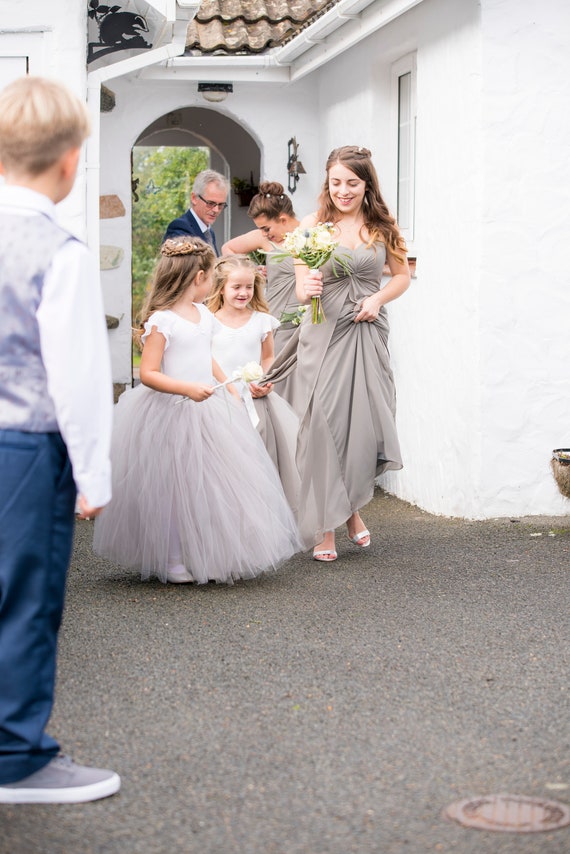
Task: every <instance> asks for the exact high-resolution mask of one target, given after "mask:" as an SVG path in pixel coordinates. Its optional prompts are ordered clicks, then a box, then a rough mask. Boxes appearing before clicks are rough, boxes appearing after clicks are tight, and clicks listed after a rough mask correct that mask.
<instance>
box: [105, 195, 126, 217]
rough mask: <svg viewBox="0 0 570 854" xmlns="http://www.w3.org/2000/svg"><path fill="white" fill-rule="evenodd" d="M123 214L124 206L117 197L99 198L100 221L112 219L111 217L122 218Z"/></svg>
mask: <svg viewBox="0 0 570 854" xmlns="http://www.w3.org/2000/svg"><path fill="white" fill-rule="evenodd" d="M125 213H126V211H125V206H124V204H123V203H122V201H121V200H120V198H119V197H118V196H115V195H111V196H99V218H100V219H112V218H113V217H117V216H124V215H125Z"/></svg>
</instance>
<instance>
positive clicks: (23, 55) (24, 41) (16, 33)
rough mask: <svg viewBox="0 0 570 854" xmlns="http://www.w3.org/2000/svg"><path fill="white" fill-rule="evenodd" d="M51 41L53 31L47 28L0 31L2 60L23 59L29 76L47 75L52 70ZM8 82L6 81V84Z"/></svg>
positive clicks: (0, 56) (0, 54)
mask: <svg viewBox="0 0 570 854" xmlns="http://www.w3.org/2000/svg"><path fill="white" fill-rule="evenodd" d="M50 40H51V30H49V29H47V28H45V27H29V28H25V29H21V30H19V29H15V28H14V29H0V59H2V58H3V57H5V58H7V59H21V60H23V61H25V65H26V69H27V71H26V73H27V74H36V75H40V76H41V75H45V74H47V73H48V72H49V70H50V69H49V62H48V56H49V51H50ZM16 76H20V74H17V75H16ZM8 82H9V80H8V79H6V80H5V83H8Z"/></svg>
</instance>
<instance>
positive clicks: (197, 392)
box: [184, 383, 214, 403]
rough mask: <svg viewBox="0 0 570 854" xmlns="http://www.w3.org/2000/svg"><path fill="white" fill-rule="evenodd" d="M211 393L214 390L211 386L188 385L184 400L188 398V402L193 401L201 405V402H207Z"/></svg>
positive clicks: (200, 384)
mask: <svg viewBox="0 0 570 854" xmlns="http://www.w3.org/2000/svg"><path fill="white" fill-rule="evenodd" d="M213 393H214V389H213V387H212V386H211V385H203V384H202V383H188V391H187V392H186V393H185V397H184V399H186V398H189V399H190V400H194V401H195V402H196V403H202V401H203V400H207V399H208V398H209V397H210V395H211V394H213Z"/></svg>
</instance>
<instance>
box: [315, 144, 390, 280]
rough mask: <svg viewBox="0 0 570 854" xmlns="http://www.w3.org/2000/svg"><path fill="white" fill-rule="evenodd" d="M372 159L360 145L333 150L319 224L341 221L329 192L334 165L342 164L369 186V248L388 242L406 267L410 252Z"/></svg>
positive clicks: (366, 221) (365, 207)
mask: <svg viewBox="0 0 570 854" xmlns="http://www.w3.org/2000/svg"><path fill="white" fill-rule="evenodd" d="M371 157H372V155H371V153H370V151H369V150H368V149H367V148H362V147H361V146H357V145H343V146H342V147H341V148H335V149H334V150H333V151H331V153H330V154H329V157H328V160H327V164H326V173H327V175H326V178H325V182H324V184H323V188H322V190H321V195H320V196H319V209H318V211H317V221H318V222H333V223H335V222H338V221H339V219H340V216H341V215H340V213H339V211H338V209H337V208H336V207H335V205H334V204H333V201H332V199H331V196H330V191H329V171H330V169H331V167H332V166H335V165H336V164H337V163H340V164H341V165H342V166H345V167H346V168H347V169H350V171H351V172H354V174H355V175H356V177H357V178H360V180H361V181H364V182H365V183H366V189H365V191H364V200H363V203H362V214H363V217H364V227H365V228H366V230H367V231H368V234H369V241H368V245H372V244H373V243H375V242H377V241H381V242H382V243H385V244H386V248H387V249H388V250H389V252H390V254H391V255H393V256H394V258H395V259H396V261H398V262H399V263H400V264H403V263H404V261H405V256H406V252H407V250H406V243H405V241H404V238H403V237H402V235H401V234H400V229H399V228H398V224H397V223H396V220H395V219H394V217H393V216H392V214H391V213H390V211H389V210H388V206H387V204H386V202H385V201H384V199H383V198H382V193H381V192H380V184H379V182H378V175H377V174H376V169H375V168H374V165H373V163H372V160H371Z"/></svg>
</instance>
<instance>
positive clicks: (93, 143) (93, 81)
mask: <svg viewBox="0 0 570 854" xmlns="http://www.w3.org/2000/svg"><path fill="white" fill-rule="evenodd" d="M178 2H179V5H183V6H184V8H189V7H190V6H191V8H192V9H193V10H194V14H195V13H196V11H197V9H198V8H199V5H200V4H199V3H192V4H188V3H184V2H183V3H180V0H178ZM191 14H192V12H190V15H191ZM190 20H191V18H190ZM187 29H188V20H184V21H176V22H175V23H174V25H173V31H172V35H173V38H172V42H171V43H170V44H167V45H163V46H162V47H157V48H155V49H154V50H149V51H147V52H146V53H140V54H138V55H137V56H132V57H129V59H123V60H121V61H120V62H115V63H114V64H113V65H108V66H106V67H105V68H98V69H97V70H96V71H91V72H90V73H89V74H88V75H87V106H88V108H89V113H90V116H91V136H90V137H89V139H88V140H87V161H86V219H87V244H88V246H89V248H90V249H91V250H92V252H94V253H95V256H96V257H97V258H98V257H99V231H100V230H99V194H100V190H99V179H100V171H101V157H100V152H101V84H102V83H105V82H106V81H108V80H113V79H114V78H116V77H122V76H123V75H124V74H129V72H131V71H137V70H139V69H141V68H146V67H147V66H149V65H154V64H156V63H158V62H163V61H164V60H167V59H173V58H174V57H175V56H180V55H181V54H183V53H184V50H185V48H186V33H187Z"/></svg>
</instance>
